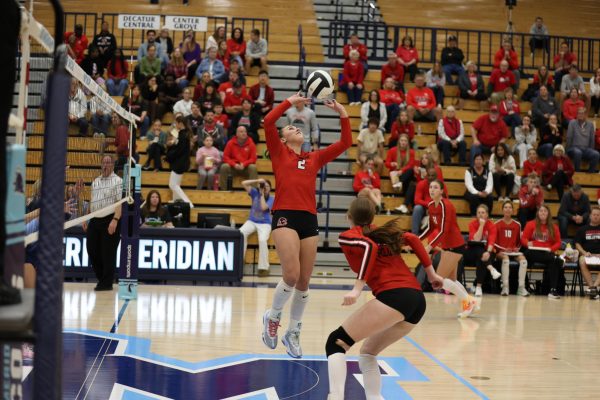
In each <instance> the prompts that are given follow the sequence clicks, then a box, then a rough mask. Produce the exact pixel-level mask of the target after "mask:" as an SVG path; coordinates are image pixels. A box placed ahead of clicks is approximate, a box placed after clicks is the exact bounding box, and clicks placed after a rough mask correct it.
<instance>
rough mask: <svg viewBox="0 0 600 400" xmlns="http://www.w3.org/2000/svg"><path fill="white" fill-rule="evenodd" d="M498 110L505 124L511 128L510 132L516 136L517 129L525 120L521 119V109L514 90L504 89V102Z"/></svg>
mask: <svg viewBox="0 0 600 400" xmlns="http://www.w3.org/2000/svg"><path fill="white" fill-rule="evenodd" d="M498 108H499V109H500V116H501V117H502V119H503V120H504V123H505V124H506V125H507V126H509V127H510V131H511V132H512V133H513V135H514V132H515V128H516V127H517V126H521V124H522V123H523V120H522V119H521V107H520V106H519V102H518V101H517V99H515V97H514V92H513V90H512V88H509V87H508V88H506V89H504V100H502V101H501V102H500V104H499V106H498Z"/></svg>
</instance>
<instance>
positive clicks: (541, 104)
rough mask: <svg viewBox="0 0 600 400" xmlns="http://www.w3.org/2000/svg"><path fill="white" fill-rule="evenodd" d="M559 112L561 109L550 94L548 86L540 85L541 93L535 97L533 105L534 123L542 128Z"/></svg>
mask: <svg viewBox="0 0 600 400" xmlns="http://www.w3.org/2000/svg"><path fill="white" fill-rule="evenodd" d="M558 113H559V109H558V105H557V104H556V101H555V100H554V96H552V95H551V94H550V92H549V91H548V87H547V86H545V85H542V86H540V95H539V96H538V97H536V98H535V100H534V101H533V104H532V105H531V115H532V117H533V123H534V124H535V126H537V127H538V129H541V127H543V126H544V125H546V124H547V123H548V120H549V119H550V116H551V115H558Z"/></svg>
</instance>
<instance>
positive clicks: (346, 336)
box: [325, 197, 443, 400]
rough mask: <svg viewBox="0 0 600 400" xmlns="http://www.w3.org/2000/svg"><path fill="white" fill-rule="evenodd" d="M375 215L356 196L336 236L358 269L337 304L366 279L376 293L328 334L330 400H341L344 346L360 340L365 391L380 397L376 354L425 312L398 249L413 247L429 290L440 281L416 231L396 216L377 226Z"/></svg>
mask: <svg viewBox="0 0 600 400" xmlns="http://www.w3.org/2000/svg"><path fill="white" fill-rule="evenodd" d="M374 217H375V205H374V204H373V203H372V202H371V201H370V200H369V199H367V198H364V197H362V198H357V199H355V200H354V201H353V202H352V204H351V205H350V210H349V211H348V220H349V221H350V229H349V230H347V231H346V232H344V233H342V234H340V237H339V243H340V247H341V248H342V250H343V252H344V255H345V256H346V259H347V260H348V264H349V265H350V268H352V270H353V271H354V272H356V273H357V274H358V276H357V280H356V282H355V284H354V288H353V289H352V291H351V292H349V293H348V294H346V295H345V296H344V301H343V303H342V304H343V305H345V306H346V305H352V304H354V303H355V302H356V300H357V299H358V297H359V296H360V294H361V293H362V290H363V288H364V286H365V283H366V284H367V285H369V287H370V288H371V290H372V291H373V295H374V296H375V298H374V299H372V300H370V301H369V302H367V303H366V304H365V305H363V306H362V307H361V308H360V309H358V310H357V311H355V312H354V313H353V314H352V315H350V317H348V318H347V319H346V320H345V321H344V322H343V323H342V325H341V326H340V327H339V328H337V329H336V330H334V331H333V332H331V334H330V335H329V338H328V339H327V343H326V345H325V351H326V353H327V362H328V371H329V399H330V400H343V399H344V386H345V384H346V373H347V371H346V351H348V350H349V349H350V347H352V346H353V345H354V344H355V343H356V342H358V341H361V340H363V339H365V341H364V343H363V345H362V347H361V348H360V357H359V359H358V365H359V367H360V370H361V372H362V374H363V382H364V388H365V395H366V398H367V399H368V400H375V399H377V400H379V399H382V397H381V374H380V372H379V365H378V363H377V358H376V356H377V355H378V354H379V353H380V352H381V351H383V350H384V349H385V348H386V347H388V346H389V345H391V344H392V343H394V342H396V341H398V340H400V339H401V338H402V337H404V336H405V335H407V334H408V333H409V332H410V331H411V330H412V329H413V328H414V327H415V326H416V324H417V323H418V322H419V321H420V320H421V318H422V317H423V314H425V308H426V304H425V296H424V295H423V292H422V291H421V285H420V284H419V282H418V281H417V279H416V278H415V276H414V275H413V273H412V272H411V271H410V269H408V267H407V266H406V263H405V262H404V260H403V259H402V257H401V255H400V251H401V248H402V247H403V246H409V247H410V248H411V249H412V250H413V251H414V252H415V254H416V255H417V257H418V258H419V261H420V262H421V264H422V265H423V266H424V267H425V271H426V273H427V278H428V280H429V282H431V285H432V287H433V288H434V289H440V288H441V287H442V285H443V278H442V277H441V276H439V275H438V274H437V273H436V272H435V270H434V269H433V266H432V265H431V259H430V258H429V255H428V254H427V250H425V248H424V247H423V244H421V241H420V240H419V238H418V237H417V236H415V235H413V234H412V233H405V232H403V231H402V229H400V225H399V220H398V219H395V220H392V221H389V222H387V223H386V224H385V225H383V226H381V227H379V228H378V227H376V226H374V225H372V222H373V218H374Z"/></svg>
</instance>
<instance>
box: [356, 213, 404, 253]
mask: <svg viewBox="0 0 600 400" xmlns="http://www.w3.org/2000/svg"><path fill="white" fill-rule="evenodd" d="M365 228H366V229H365ZM363 234H364V235H365V236H366V237H368V238H369V239H371V240H372V241H374V242H375V243H377V244H379V245H384V246H386V247H387V248H389V249H390V251H391V252H392V253H393V254H395V255H398V254H400V252H401V251H402V246H404V239H403V235H404V230H403V229H402V228H401V227H400V218H395V219H393V220H391V221H388V222H386V223H385V224H384V225H382V226H380V227H379V228H375V229H373V230H370V228H369V227H363Z"/></svg>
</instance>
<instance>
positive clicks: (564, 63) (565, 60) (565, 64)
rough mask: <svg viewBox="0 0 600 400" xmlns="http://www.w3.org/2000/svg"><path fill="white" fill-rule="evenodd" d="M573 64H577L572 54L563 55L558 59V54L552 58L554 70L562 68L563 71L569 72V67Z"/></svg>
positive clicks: (575, 57)
mask: <svg viewBox="0 0 600 400" xmlns="http://www.w3.org/2000/svg"><path fill="white" fill-rule="evenodd" d="M573 64H577V56H576V55H575V53H573V52H568V53H565V54H564V55H563V57H562V60H561V57H560V53H559V54H557V55H555V56H554V69H559V68H562V69H563V70H565V71H568V70H569V67H570V66H571V65H573Z"/></svg>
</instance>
